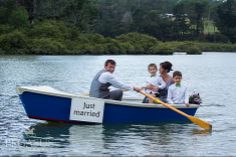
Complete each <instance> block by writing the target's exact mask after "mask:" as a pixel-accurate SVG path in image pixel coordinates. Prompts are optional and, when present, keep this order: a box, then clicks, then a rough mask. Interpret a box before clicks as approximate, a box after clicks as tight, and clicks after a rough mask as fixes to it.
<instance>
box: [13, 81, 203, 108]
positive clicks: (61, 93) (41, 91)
mask: <svg viewBox="0 0 236 157" xmlns="http://www.w3.org/2000/svg"><path fill="white" fill-rule="evenodd" d="M40 88H41V89H40ZM43 88H45V89H43ZM46 88H47V90H48V89H49V90H51V91H47V90H46ZM16 91H17V93H18V94H19V95H21V94H23V93H24V92H31V93H36V94H42V95H47V96H54V97H62V98H69V99H73V98H82V99H88V100H97V101H104V103H105V104H110V105H120V106H130V107H141V108H166V107H164V106H163V105H161V104H154V103H142V102H140V103H138V102H130V101H125V100H126V99H124V100H123V101H117V100H111V99H101V98H95V97H89V96H83V95H76V94H71V93H67V92H64V91H61V90H57V89H55V88H52V87H50V86H17V88H16ZM132 100H141V99H132ZM172 106H174V107H176V108H181V109H194V108H196V109H197V108H198V107H199V105H196V104H190V106H189V107H187V106H186V105H185V104H173V105H172Z"/></svg>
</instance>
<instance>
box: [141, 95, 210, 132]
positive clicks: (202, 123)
mask: <svg viewBox="0 0 236 157" xmlns="http://www.w3.org/2000/svg"><path fill="white" fill-rule="evenodd" d="M139 93H141V94H143V95H145V96H146V97H148V98H149V99H151V100H153V101H154V102H156V103H160V104H162V105H163V106H165V107H167V108H169V109H171V110H173V111H175V112H177V113H179V114H181V115H182V116H185V117H187V118H188V119H189V120H190V121H192V122H193V123H195V124H197V125H199V126H200V127H202V128H204V129H206V130H211V129H212V125H211V124H209V123H207V122H205V121H203V120H201V119H199V118H197V117H194V116H190V115H188V114H186V113H184V112H182V111H180V110H178V109H177V108H175V107H174V106H172V105H170V104H167V103H164V102H162V101H161V100H160V99H158V98H156V97H154V96H152V95H150V94H147V93H145V92H143V91H139Z"/></svg>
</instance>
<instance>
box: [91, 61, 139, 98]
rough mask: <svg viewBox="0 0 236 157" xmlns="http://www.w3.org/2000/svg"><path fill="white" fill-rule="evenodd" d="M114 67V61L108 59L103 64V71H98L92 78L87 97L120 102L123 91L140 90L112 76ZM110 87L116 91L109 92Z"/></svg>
mask: <svg viewBox="0 0 236 157" xmlns="http://www.w3.org/2000/svg"><path fill="white" fill-rule="evenodd" d="M115 67H116V62H115V61H114V60H111V59H108V60H107V61H106V62H105V64H104V69H102V70H100V71H99V72H98V73H97V74H96V75H95V77H94V78H93V81H92V83H91V86H90V91H89V96H91V97H97V98H103V99H112V100H122V96H123V90H135V91H139V90H140V88H137V87H133V86H132V85H129V84H125V83H122V82H119V81H118V80H117V79H116V78H115V77H114V75H113V73H114V71H115ZM110 86H113V87H115V88H118V89H117V90H112V91H110V90H109V87H110Z"/></svg>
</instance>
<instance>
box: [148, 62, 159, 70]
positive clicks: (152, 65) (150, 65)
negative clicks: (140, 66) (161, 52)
mask: <svg viewBox="0 0 236 157" xmlns="http://www.w3.org/2000/svg"><path fill="white" fill-rule="evenodd" d="M150 67H154V68H155V69H157V65H156V64H155V63H151V64H149V65H148V69H149V68H150Z"/></svg>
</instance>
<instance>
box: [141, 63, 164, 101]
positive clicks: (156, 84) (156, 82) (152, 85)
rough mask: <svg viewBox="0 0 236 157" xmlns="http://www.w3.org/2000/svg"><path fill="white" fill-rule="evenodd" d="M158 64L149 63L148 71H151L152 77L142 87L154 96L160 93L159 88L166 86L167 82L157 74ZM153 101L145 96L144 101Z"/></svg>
mask: <svg viewBox="0 0 236 157" xmlns="http://www.w3.org/2000/svg"><path fill="white" fill-rule="evenodd" d="M157 71H158V69H157V65H156V64H154V63H151V64H149V65H148V72H149V73H150V77H148V78H147V80H146V86H145V87H142V89H144V90H145V92H146V93H148V94H152V95H153V96H157V95H158V92H157V91H158V90H159V89H163V88H165V87H166V83H165V82H164V81H163V79H162V78H161V77H160V76H158V75H157ZM148 102H152V101H151V100H149V99H148V98H147V97H145V98H144V100H143V103H148Z"/></svg>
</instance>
